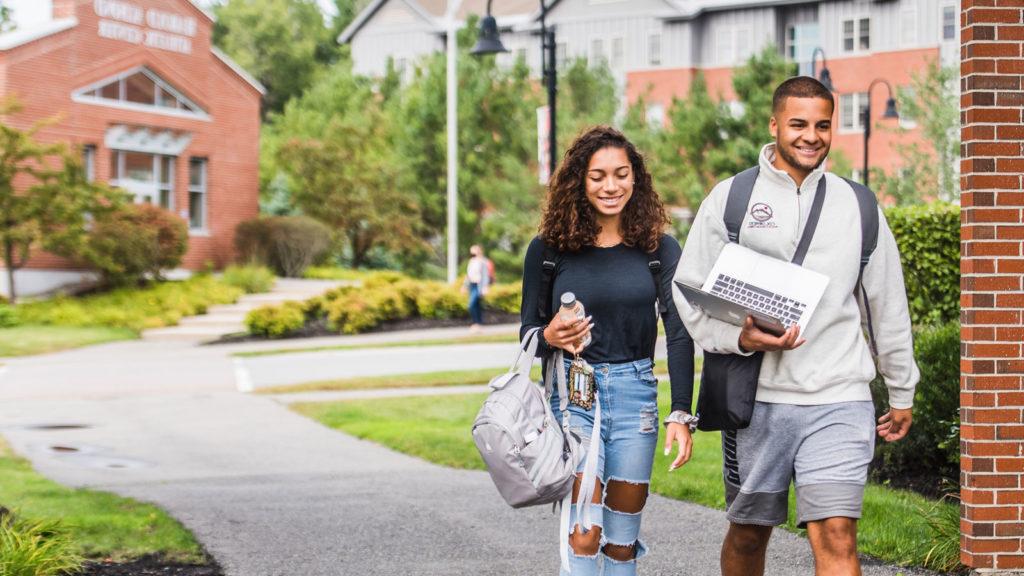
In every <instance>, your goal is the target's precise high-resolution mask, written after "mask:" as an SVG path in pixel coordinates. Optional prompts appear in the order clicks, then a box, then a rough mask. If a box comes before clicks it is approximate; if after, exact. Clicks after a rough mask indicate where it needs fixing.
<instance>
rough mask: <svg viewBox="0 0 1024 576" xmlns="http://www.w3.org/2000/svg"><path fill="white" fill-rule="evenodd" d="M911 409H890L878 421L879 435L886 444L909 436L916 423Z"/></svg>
mask: <svg viewBox="0 0 1024 576" xmlns="http://www.w3.org/2000/svg"><path fill="white" fill-rule="evenodd" d="M912 412H913V410H912V409H910V408H902V409H901V408H890V409H889V411H888V412H886V413H885V414H883V415H882V417H881V418H879V419H878V427H877V428H876V430H878V435H879V436H880V437H882V439H884V440H885V441H886V442H895V441H897V440H900V439H901V438H903V437H904V436H906V435H907V432H909V431H910V424H911V423H912V422H913V421H914V416H913V414H912Z"/></svg>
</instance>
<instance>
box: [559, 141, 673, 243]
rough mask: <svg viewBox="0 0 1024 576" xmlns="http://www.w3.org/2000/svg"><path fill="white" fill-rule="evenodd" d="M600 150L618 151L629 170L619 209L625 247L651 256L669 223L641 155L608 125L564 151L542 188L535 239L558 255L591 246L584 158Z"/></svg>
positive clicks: (593, 219) (593, 221)
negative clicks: (628, 188)
mask: <svg viewBox="0 0 1024 576" xmlns="http://www.w3.org/2000/svg"><path fill="white" fill-rule="evenodd" d="M602 148H618V149H620V150H624V151H625V152H626V156H627V157H628V158H629V163H630V164H631V165H632V168H633V196H632V197H631V198H630V199H629V203H627V204H626V207H625V208H624V209H623V210H622V220H621V226H622V241H623V243H624V244H625V245H626V246H630V247H636V248H640V249H641V250H643V251H644V252H654V251H655V250H657V249H658V243H659V241H660V240H661V234H662V231H664V229H665V227H666V226H667V225H668V223H669V219H668V214H667V213H666V211H665V205H664V204H662V202H661V198H659V197H658V193H657V192H656V191H655V190H654V184H653V183H652V182H651V174H650V173H649V172H648V171H647V166H646V165H645V164H644V158H643V156H641V155H640V152H639V151H638V150H637V149H636V146H634V145H633V143H632V142H630V141H629V140H628V139H627V138H626V137H625V136H624V135H623V134H622V133H621V132H619V131H618V130H616V129H614V128H612V127H610V126H595V127H593V128H590V129H589V130H587V131H586V132H584V133H583V134H581V135H580V136H579V137H578V138H576V141H575V142H573V143H572V146H570V147H569V149H568V150H566V152H565V158H563V159H562V164H561V166H559V168H558V172H557V173H556V174H555V177H554V178H553V179H551V182H550V183H549V184H548V197H547V202H546V205H545V207H544V215H543V216H542V217H541V223H540V237H541V239H542V240H544V243H545V244H547V245H548V246H551V247H553V248H555V249H557V250H559V251H561V252H578V251H579V250H582V249H583V248H585V247H587V246H593V245H594V244H595V243H596V241H597V235H598V233H599V232H600V231H601V227H600V225H598V223H597V210H595V209H594V207H593V206H591V204H590V202H589V201H588V200H587V184H586V176H587V168H588V166H589V165H590V158H591V157H592V156H593V155H594V153H595V152H597V151H598V150H601V149H602Z"/></svg>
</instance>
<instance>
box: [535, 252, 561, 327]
mask: <svg viewBox="0 0 1024 576" xmlns="http://www.w3.org/2000/svg"><path fill="white" fill-rule="evenodd" d="M561 259H562V253H561V252H559V251H558V250H555V249H554V248H552V247H550V246H548V245H545V246H544V256H543V260H542V261H541V275H540V298H539V299H538V300H537V315H538V316H539V317H540V319H541V320H542V321H544V320H547V319H549V318H551V314H552V312H551V290H553V289H554V283H555V270H557V269H558V262H559V261H560V260H561Z"/></svg>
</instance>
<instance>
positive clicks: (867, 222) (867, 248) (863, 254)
mask: <svg viewBox="0 0 1024 576" xmlns="http://www.w3.org/2000/svg"><path fill="white" fill-rule="evenodd" d="M843 180H845V181H846V183H847V184H849V185H850V188H852V189H853V192H854V194H855V195H856V196H857V206H858V208H860V234H861V241H860V272H859V273H858V275H857V285H856V287H855V288H854V290H857V291H859V292H860V294H859V296H860V301H861V304H862V305H863V306H864V313H865V315H866V316H867V322H868V343H869V344H870V346H871V352H872V353H873V354H874V355H875V356H878V345H877V343H876V342H875V328H874V326H873V323H872V321H871V306H870V305H869V304H868V295H867V292H866V291H865V290H864V285H863V284H862V280H863V279H864V267H865V266H867V265H868V260H870V259H871V254H872V253H874V251H875V248H876V247H877V246H878V226H879V222H878V198H877V197H875V193H874V192H872V191H871V190H870V189H869V188H868V187H867V186H865V185H863V184H861V183H860V182H854V181H853V180H850V179H848V178H843Z"/></svg>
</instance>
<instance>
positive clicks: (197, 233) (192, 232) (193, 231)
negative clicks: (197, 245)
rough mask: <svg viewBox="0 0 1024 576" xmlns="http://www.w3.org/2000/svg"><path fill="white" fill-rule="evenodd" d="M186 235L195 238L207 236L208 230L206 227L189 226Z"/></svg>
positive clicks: (208, 235)
mask: <svg viewBox="0 0 1024 576" xmlns="http://www.w3.org/2000/svg"><path fill="white" fill-rule="evenodd" d="M188 235H189V236H190V237H193V236H194V237H196V238H209V237H210V230H209V229H208V228H189V229H188Z"/></svg>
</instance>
